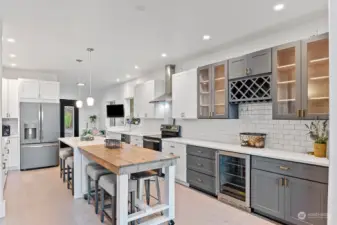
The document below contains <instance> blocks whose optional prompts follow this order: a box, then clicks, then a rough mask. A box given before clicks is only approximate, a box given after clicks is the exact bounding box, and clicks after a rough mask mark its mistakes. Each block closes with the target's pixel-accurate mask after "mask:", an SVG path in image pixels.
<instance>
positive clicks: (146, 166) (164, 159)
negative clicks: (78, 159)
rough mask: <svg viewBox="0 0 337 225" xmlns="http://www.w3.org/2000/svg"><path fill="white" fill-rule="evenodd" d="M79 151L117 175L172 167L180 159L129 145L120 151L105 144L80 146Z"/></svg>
mask: <svg viewBox="0 0 337 225" xmlns="http://www.w3.org/2000/svg"><path fill="white" fill-rule="evenodd" d="M79 149H80V151H81V152H82V154H84V155H85V156H86V157H88V158H90V159H91V160H93V161H95V162H96V163H98V164H100V165H101V166H103V167H105V168H106V169H108V170H110V171H111V172H113V173H115V174H130V173H136V172H142V171H146V170H151V169H159V168H163V167H167V166H172V165H175V164H176V160H177V159H178V158H179V156H175V155H172V154H166V153H163V152H158V151H154V150H150V149H146V148H141V147H136V146H132V145H128V144H123V145H122V148H119V149H109V148H106V147H105V146H104V145H103V144H100V145H90V146H79Z"/></svg>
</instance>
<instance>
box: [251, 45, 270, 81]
mask: <svg viewBox="0 0 337 225" xmlns="http://www.w3.org/2000/svg"><path fill="white" fill-rule="evenodd" d="M247 64H248V69H249V70H248V75H258V74H266V73H271V72H272V71H271V49H270V48H269V49H265V50H262V51H258V52H254V53H251V54H249V55H248V56H247Z"/></svg>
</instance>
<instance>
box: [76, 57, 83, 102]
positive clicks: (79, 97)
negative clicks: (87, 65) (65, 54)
mask: <svg viewBox="0 0 337 225" xmlns="http://www.w3.org/2000/svg"><path fill="white" fill-rule="evenodd" d="M76 61H77V62H78V64H80V63H81V62H82V61H83V60H82V59H76ZM79 68H80V67H79ZM79 83H80V76H79V75H78V74H77V84H76V85H77V94H78V99H79V100H81V87H80V86H79V85H78V84H79Z"/></svg>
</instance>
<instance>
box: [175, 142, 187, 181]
mask: <svg viewBox="0 0 337 225" xmlns="http://www.w3.org/2000/svg"><path fill="white" fill-rule="evenodd" d="M172 146H174V149H175V150H174V154H175V155H177V156H179V157H180V158H179V159H178V162H177V166H176V176H177V177H176V178H177V179H178V180H180V181H182V182H185V183H186V182H187V179H186V168H187V165H186V164H187V163H186V160H187V159H186V145H184V144H178V143H174V144H173V145H172Z"/></svg>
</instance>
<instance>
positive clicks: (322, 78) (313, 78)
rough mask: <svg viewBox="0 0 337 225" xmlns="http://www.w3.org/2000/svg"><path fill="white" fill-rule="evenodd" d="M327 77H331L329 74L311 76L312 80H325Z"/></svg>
mask: <svg viewBox="0 0 337 225" xmlns="http://www.w3.org/2000/svg"><path fill="white" fill-rule="evenodd" d="M325 79H329V76H321V77H310V80H325Z"/></svg>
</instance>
